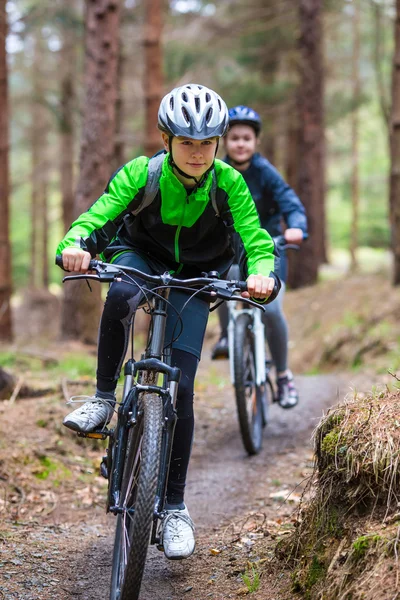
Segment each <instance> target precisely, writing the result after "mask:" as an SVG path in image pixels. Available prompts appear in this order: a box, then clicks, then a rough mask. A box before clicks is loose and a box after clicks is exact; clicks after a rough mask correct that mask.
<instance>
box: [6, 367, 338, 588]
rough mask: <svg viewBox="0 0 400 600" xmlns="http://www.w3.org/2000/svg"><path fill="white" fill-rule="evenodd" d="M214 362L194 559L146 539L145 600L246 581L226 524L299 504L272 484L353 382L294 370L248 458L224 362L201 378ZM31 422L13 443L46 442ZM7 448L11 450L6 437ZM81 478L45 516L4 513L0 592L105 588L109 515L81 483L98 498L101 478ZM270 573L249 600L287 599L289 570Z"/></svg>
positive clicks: (294, 466) (201, 448)
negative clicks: (286, 395)
mask: <svg viewBox="0 0 400 600" xmlns="http://www.w3.org/2000/svg"><path fill="white" fill-rule="evenodd" d="M210 372H213V373H215V374H216V375H215V376H214V379H215V381H214V382H213V383H211V384H210V385H207V386H204V387H202V386H201V385H200V387H199V389H198V391H197V393H196V401H195V402H196V437H195V443H194V448H193V454H192V460H191V465H190V474H189V482H188V491H187V496H186V500H187V504H188V506H189V509H190V512H191V515H192V518H193V520H194V522H195V523H196V525H197V535H198V543H197V549H196V552H195V554H194V556H193V557H191V558H190V559H188V560H186V561H182V562H171V561H167V560H166V559H165V558H164V556H163V555H162V554H161V553H160V552H158V551H157V550H156V549H154V548H151V549H150V551H149V558H148V562H147V566H146V571H145V575H144V581H143V586H142V590H143V591H142V595H141V598H142V600H178V599H179V600H180V599H181V598H185V599H186V598H188V599H190V598H191V599H195V600H205V599H207V598H211V599H213V600H223V599H225V598H231V597H232V598H233V597H237V596H236V594H237V591H238V590H239V589H240V588H241V587H243V582H242V580H241V577H240V576H239V571H240V569H236V570H235V569H234V568H233V567H232V565H233V566H234V565H235V564H237V565H239V563H240V565H242V564H246V560H249V557H250V554H249V549H248V548H246V547H245V546H243V544H240V543H239V544H236V546H235V548H236V549H235V552H236V554H234V553H232V552H229V551H227V550H226V548H227V543H226V539H227V537H229V536H227V535H226V532H227V529H226V527H227V526H228V525H229V523H232V522H234V521H235V520H238V519H240V518H242V517H243V515H247V514H249V513H251V511H256V512H258V513H262V514H263V515H264V517H263V518H265V519H267V522H268V519H269V520H270V522H271V523H272V522H273V521H274V522H276V523H281V522H284V521H285V519H286V520H289V521H290V518H291V514H292V512H293V509H294V506H295V505H294V504H291V503H286V504H285V503H282V502H278V503H277V502H276V501H275V500H274V499H272V498H271V494H272V493H274V492H277V491H279V490H282V489H283V490H293V489H294V488H296V486H297V485H298V484H299V483H300V482H301V480H302V479H304V476H305V470H306V469H307V468H308V469H309V467H310V460H311V451H310V446H309V440H310V434H311V432H312V430H313V428H314V427H315V425H316V422H317V420H318V418H319V417H320V416H321V414H322V412H323V411H324V410H325V409H326V408H327V407H328V406H330V405H332V404H334V403H335V401H336V399H337V398H338V397H342V396H343V395H344V393H346V392H347V391H348V390H349V385H350V383H349V378H342V379H340V378H338V377H337V376H336V375H326V376H325V375H324V376H310V377H298V378H297V382H298V386H299V390H300V395H301V404H300V405H299V406H298V407H296V408H295V409H293V410H289V411H283V410H282V409H280V408H279V407H276V406H273V407H272V409H271V412H270V423H269V425H268V427H267V428H266V430H265V435H264V447H263V450H262V452H261V453H260V454H259V455H258V456H256V457H252V458H249V457H247V455H246V454H245V451H244V449H243V447H242V444H241V440H240V437H239V431H238V424H237V418H236V413H235V406H234V398H233V393H232V391H231V386H230V384H229V375H228V365H227V363H218V364H217V365H215V364H212V363H210V362H209V361H208V360H204V362H203V363H202V364H201V368H200V372H199V376H198V381H199V382H201V381H202V380H206V379H207V377H208V378H210ZM24 402H25V404H24V407H26V411H27V417H28V418H32V419H33V420H34V419H35V417H33V416H32V415H31V417H29V411H33V410H34V407H36V406H37V401H35V402H33V401H32V404H31V405H30V404H29V403H30V401H24ZM44 402H45V401H44ZM56 404H57V406H56V405H55V404H53V407H52V408H50V409H49V414H53V413H54V417H53V418H54V419H55V421H56V422H57V423H59V419H60V411H62V412H64V413H65V412H66V409H65V407H62V408H60V407H61V405H60V401H59V399H58V400H57V402H56ZM21 406H22V404H20V405H19V407H18V406H17V405H13V406H12V407H8V409H7V411H4V412H3V415H2V416H3V418H4V419H3V424H2V427H3V428H4V432H6V430H7V429H8V430H9V427H10V426H11V424H12V423H15V422H16V420H15V419H16V415H17V413H18V410H21V408H20V407H21ZM44 406H45V404H43V406H42V414H43V407H44ZM57 427H58V431H59V429H60V428H59V426H58V425H57ZM0 430H1V428H0ZM35 431H36V430H35V429H34V428H32V431H30V430H29V429H27V430H26V431H24V438H23V439H22V440H21V438H15V444H16V447H17V446H18V445H19V446H21V444H22V446H23V447H27V446H29V449H30V450H29V451H30V452H36V453H37V452H39V450H40V448H41V447H43V446H44V442H43V432H41V433H40V432H39V433H38V432H37V431H36V433H35ZM61 434H62V435H65V434H63V433H61ZM67 436H69V434H67ZM57 440H58V441H57ZM71 440H72V437H71ZM74 443H75V440H74ZM47 444H48V446H47V448H48V447H50V446H51V444H53V446H54V445H55V444H59V439H58V438H57V437H56V436H54V440H53V442H51V441H50V442H49V440H47ZM49 444H50V446H49ZM9 450H10V452H11V453H12V452H13V449H12V447H11V448H9ZM75 452H76V454H77V455H76V456H75V457H74V459H73V460H72V461H71V459H69V463H71V462H72V463H75V467H76V464H79V461H80V456H79V455H78V454H79V448H78V450H76V449H75ZM80 452H81V454H82V455H85V453H86V454H87V453H88V448H87V446H86V447H81V448H80ZM90 453H91V456H94V464H96V463H98V460H99V457H100V456H101V454H102V452H101V451H98V450H97V451H94V450H93V449H92V450H90ZM1 465H2V461H0V467H1ZM75 467H74V468H75ZM71 468H72V467H71ZM89 471H90V469H89ZM83 472H84V470H82V473H83ZM0 475H1V469H0ZM21 477H22V483H21V482H15V484H16V486H17V488H19V487H20V486H21V485H23V472H22V475H21ZM82 477H84V476H83V475H82ZM3 479H4V478H3ZM92 479H93V476H92ZM79 482H80V479H77V490H76V494H75V492H74V489H73V487H71V484H70V485H69V487H65V488H64V487H63V485H61V490H60V491H59V492H58V494H59V496H58V504H57V509H56V510H50V511H49V516H48V517H46V514H44V515H43V514H40V515H37V516H36V517H34V518H32V516H30V517H29V515H25V516H24V518H21V515H20V516H19V519H18V523H20V524H19V525H17V524H16V523H12V522H11V521H10V520H8V521H7V524H6V525H5V526H4V530H0V598H5V599H6V600H11V599H13V598H17V599H19V600H63V599H71V598H77V599H78V600H103V599H104V600H106V599H107V598H108V586H109V576H110V567H111V552H112V534H113V517H112V516H111V515H109V516H106V515H105V514H104V509H103V502H102V500H98V501H97V502H96V505H95V506H93V505H92V504H91V499H90V498H91V497H89V499H88V500H87V501H85V499H83V500H82V497H83V496H82V495H83V493H84V492H85V491H86V490H90V491H91V493H92V494H93V490H94V493H95V494H96V493H98V495H99V497H100V498H101V496H102V494H104V488H101V485H102V484H101V482H100V480H99V478H94V481H92V482H91V483H89V484H88V487H87V488H83V490H82V489H81V487H79V485H78V483H79ZM10 485H11V484H10ZM91 486H92V487H91ZM93 486H94V487H93ZM96 486H97V487H96ZM17 488H16V489H17ZM8 493H10V489H9V491H8ZM41 493H42V492H41ZM48 493H50V492H48ZM284 493H285V492H284ZM88 494H89V492H88ZM76 495H79V497H80V498H81V500H82V501H81V503H80V504H79V503H78V504H77V498H76ZM295 495H296V494H295ZM0 508H1V504H0ZM44 512H45V511H44ZM0 514H1V513H0ZM273 538H274V536H272V537H271V540H270V543H272V544H273ZM1 542H2V543H1ZM214 547H216V548H220V549H222V550H218V552H217V554H216V555H213V554H212V553H211V552H210V549H212V548H214ZM2 573H3V575H2ZM267 577H268V576H267V575H266V576H265V577H264V579H263V580H262V585H261V586H260V590H259V591H258V592H257V593H255V594H252V596H251V597H252V598H253V599H255V600H273V599H274V600H287V599H288V598H289V597H290V596H288V595H287V592H285V593H284V592H282V591H280V589H281V587H282V586H283V587H282V589H284V585H283V584H284V583H285V581H286V580H287V575H286V576H283V575H282V586H280V583H279V585H277V584H276V581H272V580H271V581H270V582H268V580H267ZM285 578H286V579H285ZM285 589H286V588H285ZM282 594H286V595H282Z"/></svg>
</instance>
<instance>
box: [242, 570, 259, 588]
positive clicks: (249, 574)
mask: <svg viewBox="0 0 400 600" xmlns="http://www.w3.org/2000/svg"><path fill="white" fill-rule="evenodd" d="M241 578H242V580H243V583H244V584H245V586H246V587H247V589H248V592H249V594H251V593H252V592H256V591H257V590H258V588H259V587H260V574H259V572H258V571H256V569H255V568H254V567H252V568H251V571H246V572H245V573H242V574H241Z"/></svg>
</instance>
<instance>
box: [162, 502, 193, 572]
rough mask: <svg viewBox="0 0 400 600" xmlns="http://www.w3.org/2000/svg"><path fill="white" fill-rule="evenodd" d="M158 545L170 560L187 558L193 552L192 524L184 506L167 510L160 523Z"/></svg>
mask: <svg viewBox="0 0 400 600" xmlns="http://www.w3.org/2000/svg"><path fill="white" fill-rule="evenodd" d="M160 545H161V546H162V547H163V548H164V554H165V556H166V557H167V558H169V559H170V560H181V559H182V558H187V557H188V556H190V555H191V554H193V552H194V547H195V545H196V542H195V539H194V524H193V521H192V519H191V518H190V516H189V511H188V509H187V508H186V507H185V508H184V509H182V510H167V515H166V517H164V519H163V521H162V524H161V536H160Z"/></svg>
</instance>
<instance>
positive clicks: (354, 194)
mask: <svg viewBox="0 0 400 600" xmlns="http://www.w3.org/2000/svg"><path fill="white" fill-rule="evenodd" d="M352 4H353V19H352V29H353V54H352V69H351V70H352V77H351V79H352V87H353V103H354V109H353V111H352V113H351V207H352V215H351V232H350V269H351V271H356V270H357V266H358V265H357V256H356V250H357V248H358V225H359V223H358V221H359V212H360V183H359V169H358V164H359V156H358V154H359V152H358V142H359V139H358V138H359V115H358V104H359V101H360V93H361V78H360V5H359V0H353V2H352Z"/></svg>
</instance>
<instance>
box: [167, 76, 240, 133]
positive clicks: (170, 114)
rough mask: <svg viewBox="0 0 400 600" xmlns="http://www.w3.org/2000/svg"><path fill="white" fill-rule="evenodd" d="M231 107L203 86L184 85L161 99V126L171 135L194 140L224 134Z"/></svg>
mask: <svg viewBox="0 0 400 600" xmlns="http://www.w3.org/2000/svg"><path fill="white" fill-rule="evenodd" d="M228 123H229V115H228V108H227V106H226V104H225V102H224V101H223V100H222V98H221V97H220V96H219V95H218V94H216V93H215V92H213V90H210V89H209V88H207V87H204V86H203V85H197V84H194V83H193V84H192V83H191V84H188V85H182V86H180V87H177V88H175V89H173V90H172V92H169V93H168V94H167V95H166V96H164V98H163V99H162V100H161V104H160V108H159V111H158V128H159V129H161V131H163V132H164V133H166V134H167V135H169V136H174V137H175V136H182V137H188V138H191V139H194V140H205V139H207V138H212V137H222V136H223V135H224V134H225V133H226V130H227V128H228Z"/></svg>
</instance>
